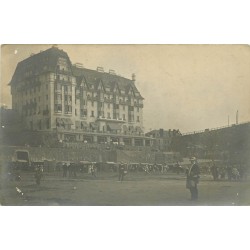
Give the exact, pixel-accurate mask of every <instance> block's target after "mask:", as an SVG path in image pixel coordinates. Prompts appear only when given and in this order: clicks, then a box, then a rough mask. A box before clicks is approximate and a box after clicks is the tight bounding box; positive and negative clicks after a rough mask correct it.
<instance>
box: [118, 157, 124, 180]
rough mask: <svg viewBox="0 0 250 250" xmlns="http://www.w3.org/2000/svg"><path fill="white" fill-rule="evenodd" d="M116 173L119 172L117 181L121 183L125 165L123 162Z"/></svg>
mask: <svg viewBox="0 0 250 250" xmlns="http://www.w3.org/2000/svg"><path fill="white" fill-rule="evenodd" d="M118 171H119V181H120V182H122V181H123V178H124V175H125V165H124V163H123V162H121V163H120V165H119V169H118Z"/></svg>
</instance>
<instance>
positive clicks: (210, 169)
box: [9, 157, 247, 201]
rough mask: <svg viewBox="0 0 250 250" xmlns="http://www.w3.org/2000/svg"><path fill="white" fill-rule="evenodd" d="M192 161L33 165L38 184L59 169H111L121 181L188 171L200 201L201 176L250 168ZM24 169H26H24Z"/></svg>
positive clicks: (95, 173)
mask: <svg viewBox="0 0 250 250" xmlns="http://www.w3.org/2000/svg"><path fill="white" fill-rule="evenodd" d="M190 162H191V164H189V165H187V166H186V167H182V166H181V165H180V163H179V162H177V163H175V164H172V165H167V164H147V163H136V164H133V163H125V162H119V163H115V162H110V163H107V164H106V165H100V164H98V163H96V162H88V161H83V162H80V163H76V162H57V163H56V162H55V164H53V166H54V167H53V168H49V167H48V164H46V166H44V165H43V164H42V163H39V164H37V165H36V166H35V168H33V171H34V177H35V183H36V184H37V185H38V186H39V185H40V184H41V180H42V179H43V176H44V171H46V172H58V173H60V175H61V176H62V177H63V178H69V179H76V178H81V177H83V176H84V175H85V177H86V174H88V175H89V176H92V177H93V178H94V179H96V178H98V177H102V173H104V172H106V173H108V172H110V173H114V174H115V175H113V176H117V178H118V181H119V182H123V181H124V178H125V176H126V175H127V174H128V173H131V175H133V174H136V173H142V174H143V173H144V174H145V175H150V174H177V175H179V174H182V175H183V174H184V175H186V188H187V189H189V190H190V194H191V200H193V201H196V200H197V199H198V184H199V181H200V175H201V174H202V175H204V177H205V176H207V174H208V173H209V175H211V176H212V177H213V180H214V181H219V180H221V181H223V180H228V181H244V180H247V169H246V168H245V167H244V166H243V165H239V166H237V167H236V166H219V164H218V166H216V164H215V162H211V165H210V166H205V167H204V166H202V167H200V166H199V165H198V161H197V159H196V158H195V157H192V158H190ZM10 170H11V171H10V173H9V177H11V178H10V180H11V181H21V171H15V169H13V168H10ZM22 170H23V168H22Z"/></svg>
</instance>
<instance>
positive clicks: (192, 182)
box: [186, 157, 200, 200]
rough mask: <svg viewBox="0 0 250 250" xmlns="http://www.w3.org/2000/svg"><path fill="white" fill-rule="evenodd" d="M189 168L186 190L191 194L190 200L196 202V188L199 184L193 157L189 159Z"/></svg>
mask: <svg viewBox="0 0 250 250" xmlns="http://www.w3.org/2000/svg"><path fill="white" fill-rule="evenodd" d="M190 161H191V166H190V168H189V169H188V170H187V182H186V188H187V189H189V190H190V193H191V200H197V199H198V188H197V184H198V182H199V178H200V176H199V174H200V169H199V166H198V164H197V160H196V158H195V157H192V158H191V159H190Z"/></svg>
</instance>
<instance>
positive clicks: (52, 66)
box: [10, 47, 142, 98]
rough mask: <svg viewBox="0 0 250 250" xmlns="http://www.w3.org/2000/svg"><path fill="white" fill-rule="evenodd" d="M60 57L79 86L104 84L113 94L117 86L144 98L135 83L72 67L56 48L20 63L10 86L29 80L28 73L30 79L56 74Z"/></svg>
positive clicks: (63, 52)
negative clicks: (83, 84)
mask: <svg viewBox="0 0 250 250" xmlns="http://www.w3.org/2000/svg"><path fill="white" fill-rule="evenodd" d="M59 57H60V58H65V59H66V60H67V62H68V65H70V74H71V75H74V76H75V77H76V80H77V84H78V85H79V84H81V83H82V82H86V83H87V85H88V86H90V85H93V86H94V89H97V88H98V86H99V84H101V83H102V84H103V86H104V88H105V89H107V88H109V89H110V91H111V92H112V91H113V89H114V88H115V86H117V87H118V89H119V90H120V91H124V92H125V93H126V94H127V93H128V91H129V90H130V89H131V88H132V90H133V91H134V93H137V94H138V97H140V98H142V96H141V95H140V93H139V91H138V89H137V88H136V86H135V84H134V81H132V80H130V79H127V78H124V77H121V76H118V75H114V74H110V73H106V72H99V71H96V70H91V69H86V68H77V67H76V66H72V63H71V61H70V59H69V56H68V54H67V53H66V52H65V51H63V50H61V49H58V48H56V47H52V48H50V49H47V50H45V51H42V52H40V53H38V54H35V55H32V56H30V57H29V58H26V59H25V60H23V61H21V62H19V63H18V65H17V67H16V70H15V72H14V75H13V76H12V79H11V82H10V85H16V84H18V82H20V81H22V80H23V79H25V78H27V76H25V74H26V73H27V71H31V72H32V73H31V75H30V76H29V77H33V76H37V75H40V74H42V73H45V72H56V67H57V62H58V58H59Z"/></svg>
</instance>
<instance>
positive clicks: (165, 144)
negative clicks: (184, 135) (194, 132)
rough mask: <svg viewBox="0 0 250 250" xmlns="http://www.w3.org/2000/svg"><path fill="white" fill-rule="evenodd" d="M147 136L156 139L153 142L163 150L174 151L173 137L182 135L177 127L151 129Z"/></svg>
mask: <svg viewBox="0 0 250 250" xmlns="http://www.w3.org/2000/svg"><path fill="white" fill-rule="evenodd" d="M146 136H148V137H151V138H153V139H154V141H153V144H154V146H155V147H156V148H158V149H159V150H161V151H172V150H173V138H175V137H177V136H181V133H180V131H179V130H178V129H177V130H176V129H173V130H171V129H169V130H164V129H158V130H151V131H150V132H148V133H146Z"/></svg>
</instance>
